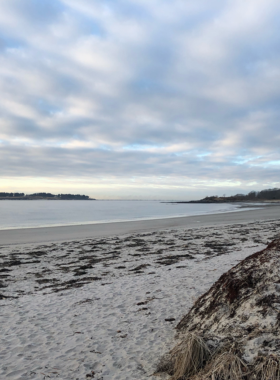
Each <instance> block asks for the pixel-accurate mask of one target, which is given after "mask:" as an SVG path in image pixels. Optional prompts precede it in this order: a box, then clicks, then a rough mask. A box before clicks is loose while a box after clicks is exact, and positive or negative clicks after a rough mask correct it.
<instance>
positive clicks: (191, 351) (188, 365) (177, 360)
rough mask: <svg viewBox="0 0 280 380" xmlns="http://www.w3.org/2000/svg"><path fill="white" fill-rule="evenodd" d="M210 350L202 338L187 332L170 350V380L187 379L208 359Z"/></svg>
mask: <svg viewBox="0 0 280 380" xmlns="http://www.w3.org/2000/svg"><path fill="white" fill-rule="evenodd" d="M210 356H211V352H210V350H209V348H208V347H207V345H206V343H205V342H204V340H203V339H202V338H201V337H200V336H198V335H195V334H193V333H189V334H188V335H187V336H186V338H185V339H184V340H183V341H181V342H180V343H179V344H178V345H177V346H175V347H174V348H173V349H172V350H171V351H170V363H171V366H172V378H171V380H179V379H187V378H189V377H191V376H194V375H196V374H197V373H198V372H199V371H200V370H201V369H202V368H203V367H204V366H205V364H206V362H207V360H209V358H210Z"/></svg>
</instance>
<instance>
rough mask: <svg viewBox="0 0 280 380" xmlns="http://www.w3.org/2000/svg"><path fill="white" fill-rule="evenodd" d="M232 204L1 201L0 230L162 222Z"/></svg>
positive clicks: (235, 207) (213, 211)
mask: <svg viewBox="0 0 280 380" xmlns="http://www.w3.org/2000/svg"><path fill="white" fill-rule="evenodd" d="M238 208H239V206H238V205H233V204H228V203H226V204H176V203H173V204H171V203H163V202H162V201H123V200H122V201H120V200H96V201H54V200H32V201H14V200H1V201H0V229H1V230H3V229H15V228H33V227H53V226H67V225H80V224H92V223H106V222H120V221H134V220H146V219H162V218H172V217H178V216H191V215H203V214H216V213H221V212H228V211H237V210H238Z"/></svg>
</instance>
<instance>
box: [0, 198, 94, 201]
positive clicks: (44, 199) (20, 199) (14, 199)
mask: <svg viewBox="0 0 280 380" xmlns="http://www.w3.org/2000/svg"><path fill="white" fill-rule="evenodd" d="M0 201H96V199H95V198H88V199H70V198H69V199H62V198H43V197H10V198H8V197H4V198H0Z"/></svg>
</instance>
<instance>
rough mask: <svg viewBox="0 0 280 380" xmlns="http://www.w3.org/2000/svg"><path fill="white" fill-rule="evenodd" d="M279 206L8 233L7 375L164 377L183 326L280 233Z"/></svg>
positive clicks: (2, 349) (3, 281) (1, 314)
mask: <svg viewBox="0 0 280 380" xmlns="http://www.w3.org/2000/svg"><path fill="white" fill-rule="evenodd" d="M279 209H280V208H279V206H276V207H275V206H274V207H265V208H264V209H258V210H252V211H248V210H247V211H242V212H236V213H227V214H215V215H204V216H199V217H189V218H173V219H163V220H157V221H146V222H144V221H141V222H134V223H114V225H112V224H107V225H104V224H103V225H90V226H74V227H59V228H48V229H47V228H46V229H28V230H24V231H21V232H20V231H18V230H9V231H1V235H0V239H1V240H0V241H1V249H0V260H1V264H0V287H1V288H0V294H1V297H0V305H1V311H0V323H1V328H2V334H1V337H0V339H1V345H0V362H1V369H0V378H1V379H14V380H16V379H21V380H23V379H24V380H29V379H38V380H39V379H40V380H43V379H49V378H50V379H61V380H72V379H73V380H82V379H89V378H94V379H97V380H112V379H113V380H117V379H118V380H132V379H135V380H142V379H143V380H144V379H148V378H149V379H158V378H159V377H155V376H153V375H152V374H153V373H154V371H155V369H156V365H157V363H158V361H159V359H160V357H161V356H162V355H163V354H164V353H166V352H167V351H168V350H169V349H170V348H171V347H172V346H173V345H174V337H175V330H174V326H175V325H176V323H178V322H179V320H180V319H181V318H182V317H183V316H184V315H185V314H186V313H187V312H188V310H189V309H190V307H191V306H192V304H193V302H194V301H195V300H196V299H197V297H199V296H200V295H201V294H203V293H204V292H205V291H206V290H208V289H209V287H210V286H211V285H212V284H213V283H214V282H215V281H216V280H217V279H218V278H219V277H220V276H221V274H222V273H224V272H225V271H227V270H228V269H230V268H231V267H232V266H233V265H236V264H237V263H238V262H239V261H241V260H243V259H244V258H245V257H247V256H248V255H250V254H252V253H254V252H256V251H258V250H261V249H263V248H264V247H265V246H266V245H267V243H268V242H270V241H271V240H273V239H274V238H275V237H277V236H279V233H280V218H279ZM41 230H43V231H41ZM71 233H72V236H71ZM9 238H10V240H9ZM51 239H52V240H51ZM43 242H44V243H43ZM162 378H164V377H162ZM167 378H168V377H167Z"/></svg>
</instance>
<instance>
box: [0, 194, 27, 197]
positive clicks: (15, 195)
mask: <svg viewBox="0 0 280 380" xmlns="http://www.w3.org/2000/svg"><path fill="white" fill-rule="evenodd" d="M24 195H25V194H24V193H0V197H1V198H6V197H10V198H12V197H24Z"/></svg>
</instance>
